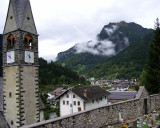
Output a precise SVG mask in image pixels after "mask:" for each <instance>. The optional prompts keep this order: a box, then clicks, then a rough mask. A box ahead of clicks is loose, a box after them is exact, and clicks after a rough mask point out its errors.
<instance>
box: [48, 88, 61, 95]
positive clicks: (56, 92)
mask: <svg viewBox="0 0 160 128" xmlns="http://www.w3.org/2000/svg"><path fill="white" fill-rule="evenodd" d="M63 89H64V88H57V89H55V90H54V91H53V92H49V93H50V94H52V95H55V94H59V93H61V92H62V90H63Z"/></svg>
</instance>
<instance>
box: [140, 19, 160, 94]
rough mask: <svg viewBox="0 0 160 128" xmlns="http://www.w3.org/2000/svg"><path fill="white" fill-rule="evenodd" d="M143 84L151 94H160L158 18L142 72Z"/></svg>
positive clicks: (159, 29) (159, 31)
mask: <svg viewBox="0 0 160 128" xmlns="http://www.w3.org/2000/svg"><path fill="white" fill-rule="evenodd" d="M142 83H143V84H144V85H145V87H146V89H147V90H148V91H149V93H150V94H153V93H159V92H160V28H159V20H158V18H157V20H156V22H155V31H154V37H153V41H152V43H151V44H150V46H149V49H148V53H147V64H146V67H145V69H144V71H143V72H142Z"/></svg>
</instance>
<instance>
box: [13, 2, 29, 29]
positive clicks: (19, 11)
mask: <svg viewBox="0 0 160 128" xmlns="http://www.w3.org/2000/svg"><path fill="white" fill-rule="evenodd" d="M28 3H29V0H11V4H12V7H13V10H14V13H15V18H16V23H17V26H18V28H21V27H22V24H23V20H24V17H25V10H26V7H27V5H28Z"/></svg>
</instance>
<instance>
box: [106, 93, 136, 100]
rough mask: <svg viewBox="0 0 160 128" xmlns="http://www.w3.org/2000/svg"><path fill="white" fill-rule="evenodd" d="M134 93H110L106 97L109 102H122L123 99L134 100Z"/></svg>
mask: <svg viewBox="0 0 160 128" xmlns="http://www.w3.org/2000/svg"><path fill="white" fill-rule="evenodd" d="M136 94H137V92H136V91H132V92H131V91H129V92H126V91H124V92H120V91H110V95H109V96H108V99H109V100H123V99H128V100H129V99H134V98H135V97H136Z"/></svg>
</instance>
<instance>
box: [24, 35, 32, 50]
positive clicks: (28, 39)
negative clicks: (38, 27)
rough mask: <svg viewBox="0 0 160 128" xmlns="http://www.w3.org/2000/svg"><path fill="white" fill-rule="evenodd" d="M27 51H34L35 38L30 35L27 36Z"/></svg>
mask: <svg viewBox="0 0 160 128" xmlns="http://www.w3.org/2000/svg"><path fill="white" fill-rule="evenodd" d="M24 47H25V49H33V38H32V37H31V36H30V35H26V36H25V45H24Z"/></svg>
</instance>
